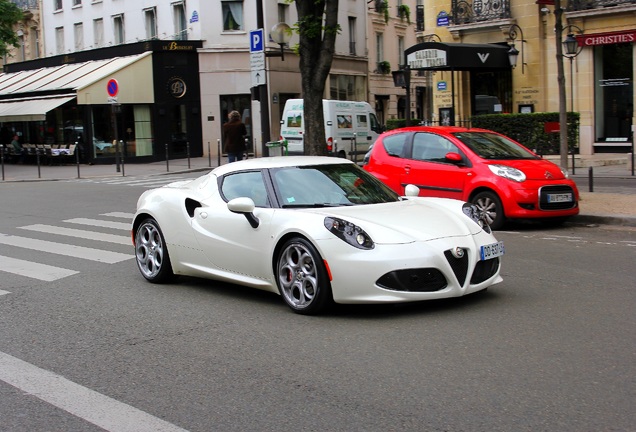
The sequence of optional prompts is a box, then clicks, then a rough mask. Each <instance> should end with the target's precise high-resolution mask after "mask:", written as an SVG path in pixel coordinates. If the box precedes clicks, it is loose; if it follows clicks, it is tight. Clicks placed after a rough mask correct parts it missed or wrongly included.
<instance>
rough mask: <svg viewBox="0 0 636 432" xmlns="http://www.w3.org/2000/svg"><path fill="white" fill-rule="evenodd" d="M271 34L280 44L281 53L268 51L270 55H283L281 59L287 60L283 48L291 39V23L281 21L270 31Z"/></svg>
mask: <svg viewBox="0 0 636 432" xmlns="http://www.w3.org/2000/svg"><path fill="white" fill-rule="evenodd" d="M269 35H270V36H271V38H272V40H273V41H274V42H275V43H277V44H278V45H279V46H280V53H269V52H268V53H266V55H267V56H268V57H281V61H285V51H284V50H283V48H284V47H285V45H287V44H288V43H289V41H290V40H291V27H289V25H287V24H285V23H283V22H281V23H278V24H276V25H274V27H272V29H271V30H270V31H269Z"/></svg>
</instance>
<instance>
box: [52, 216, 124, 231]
mask: <svg viewBox="0 0 636 432" xmlns="http://www.w3.org/2000/svg"><path fill="white" fill-rule="evenodd" d="M63 222H67V223H74V224H78V225H90V226H96V227H102V228H114V229H120V230H126V231H130V228H131V224H130V223H125V222H113V221H105V220H100V219H88V218H74V219H67V220H65V221H63Z"/></svg>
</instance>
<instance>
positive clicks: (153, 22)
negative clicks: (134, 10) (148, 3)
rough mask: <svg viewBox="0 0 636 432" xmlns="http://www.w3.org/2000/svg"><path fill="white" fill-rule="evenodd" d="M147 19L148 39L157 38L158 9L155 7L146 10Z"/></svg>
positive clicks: (145, 16) (145, 17)
mask: <svg viewBox="0 0 636 432" xmlns="http://www.w3.org/2000/svg"><path fill="white" fill-rule="evenodd" d="M144 19H145V21H146V39H157V10H156V9H155V8H150V9H145V10H144Z"/></svg>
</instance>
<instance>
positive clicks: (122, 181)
mask: <svg viewBox="0 0 636 432" xmlns="http://www.w3.org/2000/svg"><path fill="white" fill-rule="evenodd" d="M197 175H200V173H199V174H196V175H190V176H187V175H177V174H175V175H162V176H144V177H121V176H119V177H104V178H88V179H72V180H68V182H73V183H93V184H106V185H116V186H122V185H123V186H130V187H142V188H145V189H152V188H157V187H161V186H165V185H167V184H170V183H174V182H177V181H182V180H192V179H194V178H196V176H197Z"/></svg>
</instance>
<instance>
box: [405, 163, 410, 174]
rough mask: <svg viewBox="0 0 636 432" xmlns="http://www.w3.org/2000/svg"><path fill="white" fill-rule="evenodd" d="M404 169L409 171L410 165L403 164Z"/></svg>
mask: <svg viewBox="0 0 636 432" xmlns="http://www.w3.org/2000/svg"><path fill="white" fill-rule="evenodd" d="M404 171H405V172H406V173H407V174H408V173H409V172H410V171H411V165H404Z"/></svg>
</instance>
